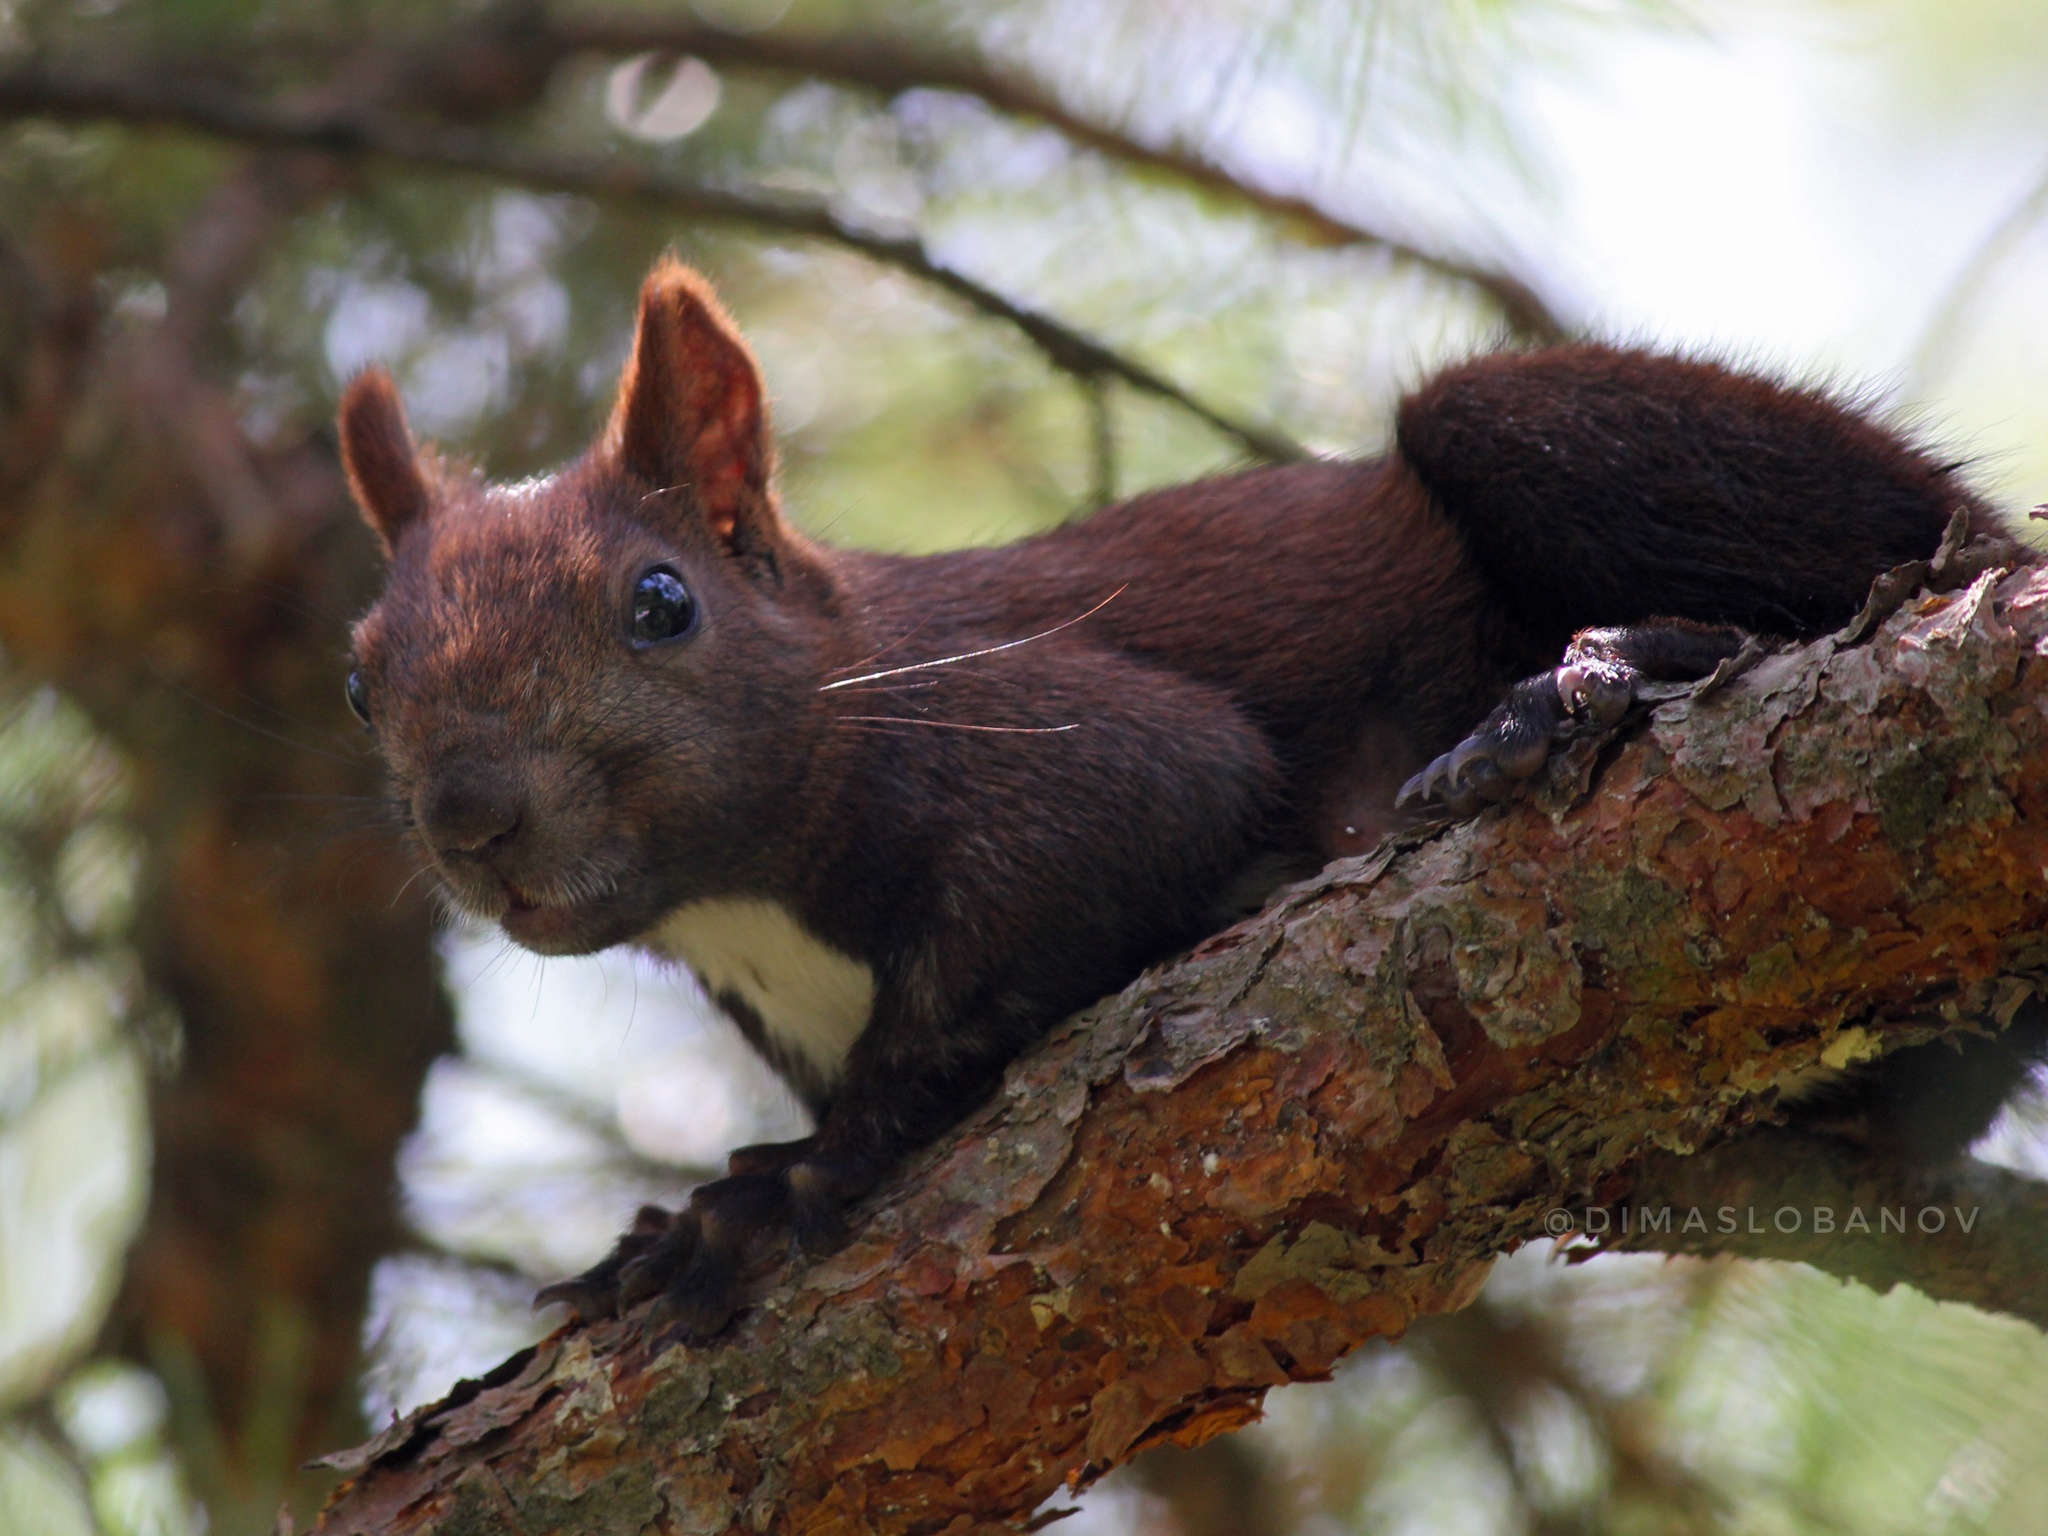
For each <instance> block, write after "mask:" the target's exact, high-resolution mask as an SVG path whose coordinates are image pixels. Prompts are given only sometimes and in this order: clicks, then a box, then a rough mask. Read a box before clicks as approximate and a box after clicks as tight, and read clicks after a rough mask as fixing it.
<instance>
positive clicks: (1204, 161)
mask: <svg viewBox="0 0 2048 1536" xmlns="http://www.w3.org/2000/svg"><path fill="white" fill-rule="evenodd" d="M550 47H557V48H562V49H565V50H569V51H587V52H593V53H613V54H624V53H683V54H690V55H692V56H694V57H696V58H699V59H702V60H704V62H705V63H707V64H712V65H717V66H719V67H722V68H726V69H760V70H772V71H776V72H779V73H787V74H794V75H807V76H810V77H812V78H814V79H819V80H832V81H836V82H838V83H840V84H843V85H852V86H859V87H863V88H865V89H868V90H874V91H881V92H884V93H887V94H891V95H894V94H896V93H899V92H902V91H910V90H920V89H923V90H941V91H954V92H958V93H959V94H961V95H965V96H974V97H978V98H980V99H981V100H982V101H985V102H987V103H988V104H989V105H990V106H992V107H994V108H995V109H996V110H997V111H999V112H1007V113H1013V114H1015V115H1017V116H1019V117H1030V118H1036V119H1037V120H1038V121H1040V122H1042V123H1046V124H1048V125H1050V126H1051V127H1053V128H1056V129H1058V130H1059V131H1060V132H1061V133H1062V134H1064V135H1065V136H1066V137H1067V138H1069V139H1072V140H1073V141H1074V142H1075V143H1077V144H1084V145H1086V146H1087V147H1088V148H1090V149H1092V150H1095V151H1097V152H1098V153H1100V154H1103V155H1107V156H1109V157H1111V158H1112V159H1116V160H1121V161H1124V162H1126V163H1128V164H1132V165H1138V166H1142V167H1144V168H1146V169H1148V170H1153V171H1160V172H1164V173H1165V174H1166V175H1168V176H1171V177H1173V178H1174V179H1176V180H1179V181H1184V182H1187V183H1189V184H1190V185H1193V186H1197V187H1200V188H1202V189H1203V190H1204V191H1207V192H1213V193H1219V194H1221V195H1223V196H1226V197H1229V198H1232V199H1234V200H1236V201H1238V202H1242V203H1245V204H1248V205H1250V206H1251V207H1254V208H1257V209H1259V210H1260V211H1261V212H1263V213H1266V214H1269V215H1271V216H1273V217H1275V218H1279V219H1282V220H1285V221H1286V222H1287V223H1288V224H1290V225H1292V226H1294V227H1295V228H1296V229H1297V230H1299V231H1300V232H1302V233H1303V234H1305V235H1307V236H1308V237H1309V238H1311V239H1313V240H1315V241H1317V242H1319V243H1321V244H1324V245H1332V246H1344V245H1361V246H1371V247H1374V248H1375V249H1378V250H1383V251H1385V252H1386V253H1387V254H1388V255H1390V256H1392V257H1393V258H1394V259H1395V260H1396V261H1399V262H1402V263H1406V264H1412V265H1414V266H1419V267H1425V268H1427V269H1429V270H1430V271H1433V272H1437V273H1441V274H1442V275H1443V276H1445V277H1449V278H1452V279H1453V280H1455V281H1457V282H1460V283H1466V284H1469V285H1470V286H1472V287H1474V288H1477V289H1478V290H1479V291H1480V292H1482V293H1484V294H1485V295H1486V296H1487V297H1488V298H1490V299H1491V300H1493V302H1494V303H1495V304H1497V305H1498V306H1499V307H1500V311H1501V314H1502V315H1503V317H1504V318H1505V319H1506V320H1507V322H1508V324H1509V325H1510V326H1511V327H1512V328H1513V329H1514V330H1515V331H1516V333H1517V334H1519V335H1521V336H1523V337H1525V338H1527V339H1529V340H1532V341H1557V340H1560V339H1562V338H1563V337H1564V336H1565V334H1566V326H1565V324H1564V322H1563V320H1562V319H1560V318H1559V316H1558V315H1557V313H1556V312H1555V311H1554V310H1552V309H1551V308H1550V306H1549V305H1548V304H1546V303H1545V302H1544V301H1543V299H1542V297H1541V296H1540V295H1538V294H1537V292H1536V291H1535V289H1533V288H1532V287H1530V286H1529V284H1527V283H1525V282H1523V281H1522V280H1521V279H1520V278H1518V277H1514V276H1512V275H1510V274H1508V273H1505V272H1499V271H1495V270H1494V269H1492V268H1490V267H1485V266H1481V265H1479V264H1478V263H1476V262H1470V261H1461V260H1458V259H1457V258H1455V257H1449V256H1444V255H1441V254H1439V253H1437V252H1434V251H1428V250H1424V249H1423V248H1422V247H1421V246H1419V245H1415V244H1413V243H1412V242H1410V241H1406V240H1402V239H1399V238H1397V237H1395V236H1393V235H1389V234H1386V233H1384V232H1383V231H1380V230H1375V229H1368V228H1367V227H1366V226H1364V225H1363V224H1360V223H1357V222H1356V221H1354V220H1351V219H1346V218H1343V217H1341V216H1340V215H1338V214H1335V213H1332V212H1331V211H1330V210H1329V209H1327V208H1324V207H1323V206H1321V205H1320V204H1318V203H1316V202H1314V201H1312V200H1311V199H1309V198H1306V197H1302V196H1299V195H1296V194H1293V193H1287V192H1279V191H1275V190H1274V189H1272V188H1270V187H1263V186H1260V185H1259V184H1257V183H1256V182H1252V181H1247V180H1245V179H1244V178H1243V177H1241V176H1239V175H1236V174H1234V173H1233V172H1231V171H1229V170H1228V169H1226V168H1225V167H1224V166H1222V165H1221V164H1219V163H1218V162H1217V161H1215V160H1213V159H1211V158H1210V157H1209V156H1207V155H1204V154H1202V153H1200V152H1199V151H1197V150H1194V149H1191V148H1188V147H1186V146H1183V145H1157V144H1147V143H1143V142H1141V141H1140V140H1138V139H1135V138H1133V137H1132V136H1131V135H1130V134H1129V133H1128V132H1127V131H1125V130H1124V129H1122V128H1119V127H1117V126H1115V125H1114V124H1111V123H1108V122H1105V121H1103V120H1102V119H1101V118H1098V117H1095V116H1092V115H1090V114H1089V113H1087V112H1086V111H1084V110H1083V109H1081V108H1079V107H1076V106H1074V105H1073V104H1072V103H1071V102H1068V101H1066V100H1063V99H1062V98H1061V97H1059V96H1057V95H1055V94H1054V93H1053V92H1052V91H1050V90H1048V89H1047V88H1046V87H1045V86H1043V85H1041V84H1040V83H1038V82H1037V81H1034V80H1031V79H1028V78H1026V77H1025V76H1024V75H1022V74H1020V73H1018V72H1016V71H1015V70H1007V69H996V68H992V67H990V66H989V65H987V64H984V63H981V62H978V61H976V60H973V59H968V58H963V57H960V56H958V55H953V56H947V55H943V54H936V53H933V52H930V51H928V50H924V49H915V48H907V47H904V46H902V45H900V44H897V43H894V42H884V41H875V40H872V39H867V38H850V37H817V36H812V37H805V36H802V35H800V34H796V35H792V34H789V33H778V32H770V33H751V34H741V33H735V32H726V31H722V30H720V29H719V28H717V27H713V26H708V25H706V24H705V23H703V22H699V21H695V20H692V19H690V18H688V17H682V16H675V15H663V16H652V15H635V14H631V13H606V12H602V11H595V12H585V13H582V14H572V15H568V16H562V17H557V18H555V19H553V20H552V21H551V22H550V23H549V24H548V26H547V28H546V29H545V31H544V32H543V33H541V34H540V35H539V36H537V37H535V38H532V39H530V40H527V41H526V42H525V43H524V48H525V49H526V50H529V51H530V53H531V54H540V53H542V52H544V51H545V50H547V49H549V48H550Z"/></svg>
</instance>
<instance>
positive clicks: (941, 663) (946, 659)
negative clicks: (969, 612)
mask: <svg viewBox="0 0 2048 1536" xmlns="http://www.w3.org/2000/svg"><path fill="white" fill-rule="evenodd" d="M1129 586H1130V583H1129V582H1125V583H1124V584H1123V586H1121V587H1118V588H1117V589H1116V590H1115V591H1114V592H1112V593H1110V594H1109V596H1107V597H1105V598H1104V599H1103V600H1102V601H1101V602H1099V603H1097V604H1096V605H1095V606H1094V607H1093V608H1090V609H1089V610H1088V611H1087V612H1086V613H1083V614H1078V615H1076V616H1075V617H1073V618H1071V619H1068V620H1067V621H1066V622H1065V623H1064V624H1055V625H1053V627H1052V628H1051V629H1042V630H1040V631H1039V632H1038V633H1037V634H1035V635H1026V636H1025V637H1024V638H1023V639H1022V640H1005V641H1004V642H1003V643H1002V644H1001V645H990V646H984V647H983V648H982V649H981V650H978V651H962V652H961V653H960V654H959V655H958V656H941V657H940V658H939V659H938V660H937V661H913V662H912V663H910V665H909V666H906V667H889V668H886V669H885V670H883V671H880V672H869V673H865V674H864V675H862V676H860V677H846V678H841V679H840V680H839V681H838V682H836V683H827V684H825V686H824V687H822V688H820V689H819V690H818V692H820V693H830V692H831V691H832V690H833V689H835V688H851V687H852V686H853V685H854V684H855V683H872V682H874V681H875V680H876V679H877V678H883V677H897V676H900V675H901V674H903V673H905V672H922V671H924V670H926V669H927V668H929V667H950V666H952V665H953V664H954V663H955V662H961V661H972V660H974V659H975V658H976V657H977V656H993V655H995V654H996V653H997V652H998V651H1014V650H1015V649H1016V648H1017V647H1018V646H1020V645H1029V644H1031V642H1032V641H1034V640H1043V639H1045V638H1046V637H1047V636H1048V635H1056V634H1058V633H1059V632H1060V631H1061V630H1063V629H1072V628H1073V627H1074V626H1075V625H1076V624H1079V623H1080V622H1081V621H1082V620H1083V619H1092V618H1093V617H1095V615H1096V614H1098V613H1100V612H1102V610H1103V609H1105V608H1107V607H1108V606H1109V605H1110V604H1111V603H1113V602H1115V601H1116V600H1117V599H1118V598H1119V597H1122V596H1123V595H1124V592H1125V591H1126V589H1128V588H1129ZM1060 729H1062V730H1065V729H1066V727H1065V726H1062V727H1060Z"/></svg>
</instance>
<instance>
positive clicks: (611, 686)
mask: <svg viewBox="0 0 2048 1536" xmlns="http://www.w3.org/2000/svg"><path fill="white" fill-rule="evenodd" d="M341 447H342V459H343V462H344V464H345V465H346V467H347V470H348V478H349V483H350V485H351V486H352V487H353V489H354V491H355V496H356V500H357V501H358V503H360V505H361V507H362V511H363V515H364V516H365V517H366V518H367V519H368V520H369V523H370V526H371V527H372V528H373V529H374V530H375V531H376V532H377V534H378V536H379V537H380V538H381V539H382V540H383V542H384V546H385V548H386V550H387V551H388V552H389V554H390V556H391V573H390V579H389V581H388V583H387V585H386V587H385V591H384V594H383V596H382V597H381V598H380V599H379V600H378V602H377V604H376V606H375V607H373V608H372V609H371V610H370V611H369V613H367V614H366V615H365V616H364V617H363V619H362V620H361V622H359V623H358V624H357V625H356V628H355V637H354V638H355V657H354V662H353V666H352V670H351V672H350V673H349V678H348V692H349V701H350V703H351V704H352V705H353V706H354V707H355V709H356V712H357V713H358V714H359V715H361V716H362V717H363V718H364V720H365V721H366V722H367V723H368V725H369V727H370V729H371V730H372V731H373V732H374V733H375V735H376V738H377V745H378V748H379V750H380V751H381V752H382V754H383V756H384V758H385V761H386V762H387V764H388V765H389V767H390V770H391V774H392V778H393V781H394V789H395V791H396V793H397V794H398V795H399V796H400V797H401V799H402V801H403V803H404V805H405V807H406V808H407V810H408V811H409V812H410V818H411V822H412V826H413V828H414V830H415V831H416V833H417V835H418V838H419V841H420V843H421V845H422V846H423V847H424V849H425V851H426V854H427V856H428V857H429V858H430V859H431V860H432V861H433V864H434V867H435V869H436V871H437V872H438V873H439V874H440V876H441V877H442V879H443V881H444V882H445V884H446V886H447V889H448V891H449V893H450V895H451V896H452V897H453V899H454V900H455V902H456V904H457V905H458V906H460V907H461V908H463V909H464V910H466V911H468V912H471V913H473V914H475V915H478V916H481V917H486V918H492V919H496V920H497V921H499V922H501V923H502V924H503V925H504V928H505V931H506V933H507V934H509V935H510V936H511V937H512V938H513V939H515V940H516V941H518V942H519V943H521V944H523V945H525V946H527V947H528V948H530V949H536V950H539V951H541V952H543V953H548V954H571V953H582V952H586V951H589V950H594V949H599V948H603V947H604V946H606V945H608V944H614V943H617V942H619V941H620V940H622V939H626V938H630V937H633V936H634V935H636V934H638V933H641V932H643V931H645V930H646V929H647V928H648V927H650V926H651V925H652V924H653V923H654V922H655V921H656V920H657V919H658V918H660V917H661V916H662V914H663V913H665V912H666V911H668V910H670V909H671V908H672V907H674V906H675V905H677V904H678V903H680V902H682V901H686V900H690V899H693V898H694V897H696V896H699V895H706V894H714V893H716V892H717V891H719V890H720V889H721V888H727V887H731V886H732V885H733V884H734V883H735V882H738V881H740V880H743V879H744V878H746V876H747V874H748V873H749V870H750V866H751V865H752V864H753V863H756V862H758V861H761V860H764V859H767V858H770V857H772V845H773V844H774V843H775V842H776V841H777V840H778V834H779V833H781V832H783V831H784V830H785V825H784V824H785V823H786V822H787V820H788V818H789V816H790V814H791V812H792V811H793V810H794V809H795V808H796V807H797V806H798V805H799V804H800V803H801V799H802V785H803V783H804V781H805V776H806V770H807V767H808V766H809V764H810V763H811V761H812V758H813V755H814V753H815V751H816V749H817V746H818V743H819V742H820V741H821V740H822V739H823V735H822V732H821V727H820V723H819V721H820V717H819V713H818V709H817V689H818V685H819V681H820V679H821V676H822V674H823V673H824V670H825V668H827V667H829V666H830V665H831V660H830V659H829V653H831V652H832V648H833V633H834V626H833V624H832V622H831V619H832V615H833V612H834V609H835V606H836V603H835V597H834V585H833V581H832V578H831V575H830V571H829V568H828V566H827V564H826V562H825V559H824V557H823V555H822V554H821V553H820V552H819V551H818V550H817V549H815V548H814V547H813V546H811V545H809V544H807V543H806V542H805V541H804V540H803V539H801V538H800V537H799V536H798V535H796V534H795V533H794V532H792V531H791V530H790V529H789V528H788V526H787V525H786V524H785V523H784V522H783V520H782V517H781V515H780V513H779V512H778V510H777V508H776V503H775V497H774V492H773V489H772V487H771V485H770V474H771V469H772V451H771V448H770V445H769V441H768V434H767V424H766V422H765V420H764V406H763V390H762V383H761V375H760V371H759V369H758V368H757V367H756V366H755V363H754V359H753V356H752V354H751V353H750V352H749V351H748V349H747V346H746V343H745V342H744V341H742V340H741V339H740V337H739V335H738V333H737V332H736V331H735V330H734V329H733V326H732V322H731V321H730V320H729V319H728V318H727V316H726V315H725V312H724V311H723V310H722V309H721V308H720V307H719V304H718V301H717V300H716V298H714V297H713V296H712V293H711V290H710V287H709V285H708V284H706V283H705V281H704V280H703V279H702V278H701V277H699V276H698V275H697V274H696V273H694V272H692V271H690V270H689V269H687V268H685V267H683V266H682V265H680V264H679V263H677V262H674V261H671V260H664V261H663V262H662V263H660V264H659V265H658V266H657V267H656V268H655V269H654V271H653V273H652V274H651V275H650V276H649V277H648V279H647V283H646V286H645V287H644V288H643V289H642V291H641V296H640V316H639V325H638V332H637V334H636V336H635V339H634V344H633V355H632V357H631V359H630V360H629V361H628V363H627V364H626V371H625V375H624V378H623V379H622V380H621V382H620V386H619V398H618V403H617V406H616V407H615V409H614V410H613V413H612V418H611V422H610V424H609V425H608V426H607V428H606V429H605V432H604V434H603V435H602V436H601V437H600V438H599V439H598V441H597V442H596V443H595V444H594V445H593V446H592V447H591V448H590V450H589V451H588V452H587V453H585V454H584V455H583V457H582V458H580V459H578V460H576V461H575V462H574V463H572V464H569V465H568V466H566V467H565V468H563V469H562V470H560V471H559V472H557V473H556V474H553V475H550V476H547V477H545V478H543V479H538V480H532V481H525V482H521V483H519V484H515V485H492V484H489V483H486V482H485V481H483V480H482V479H480V478H479V477H477V476H474V475H471V474H467V473H462V472H458V471H456V470H454V469H452V468H450V467H448V466H447V465H445V464H443V463H442V462H441V461H440V460H439V459H437V458H436V457H434V456H433V455H432V454H430V453H429V454H422V453H421V452H420V451H419V450H418V449H417V448H416V447H415V445H414V443H413V440H412V437H411V434H410V432H409V431H408V429H407V427H406V423H405V415H404V410H403V408H402V406H401V405H400V403H399V398H398V392H397V390H396V388H395V387H394V386H393V384H392V381H391V378H390V376H389V375H388V374H386V373H384V372H382V371H381V370H373V371H370V372H367V373H364V374H362V375H360V376H359V377H358V378H356V379H355V381H354V382H353V383H351V384H350V386H349V388H348V391H347V393H346V394H345V396H344V397H343V400H342V406H341Z"/></svg>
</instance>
